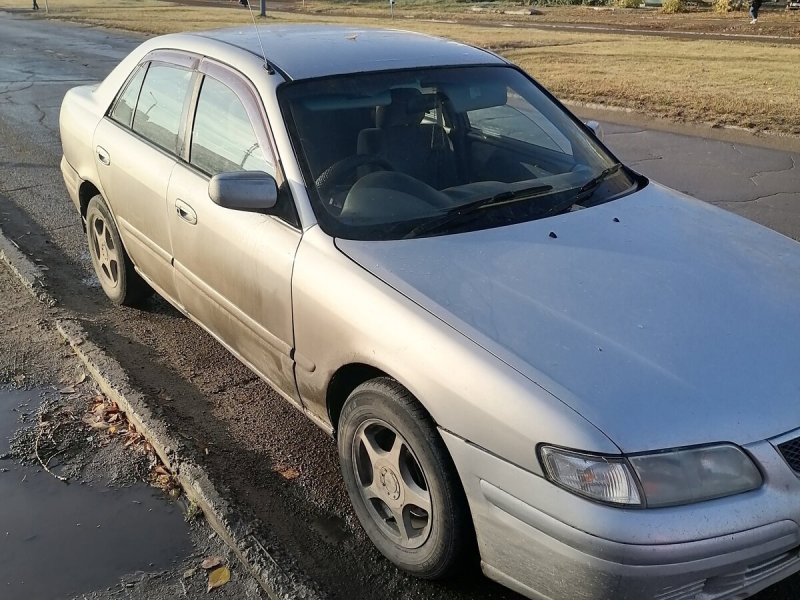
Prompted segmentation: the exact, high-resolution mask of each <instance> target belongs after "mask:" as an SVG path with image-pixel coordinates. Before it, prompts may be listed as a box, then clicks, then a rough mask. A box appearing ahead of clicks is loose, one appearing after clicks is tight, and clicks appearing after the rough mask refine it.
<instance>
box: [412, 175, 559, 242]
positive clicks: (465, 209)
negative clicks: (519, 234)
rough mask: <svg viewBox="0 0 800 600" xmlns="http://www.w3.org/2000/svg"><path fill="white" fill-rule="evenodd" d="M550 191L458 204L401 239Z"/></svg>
mask: <svg viewBox="0 0 800 600" xmlns="http://www.w3.org/2000/svg"><path fill="white" fill-rule="evenodd" d="M552 189H553V186H552V185H537V186H533V187H529V188H525V189H522V190H515V191H510V190H509V191H505V192H500V193H499V194H495V195H494V196H489V197H487V198H479V199H478V200H473V201H471V202H467V203H466V204H460V205H458V206H455V207H453V208H451V209H449V210H448V211H446V212H445V213H444V214H442V215H440V216H439V217H435V218H433V219H431V220H430V221H425V222H424V223H422V224H420V225H417V226H416V227H414V228H413V229H412V230H411V231H409V232H408V233H407V234H405V235H404V236H403V239H407V238H413V237H417V236H420V235H422V234H425V233H430V232H431V231H436V230H440V229H443V228H444V227H446V226H447V225H449V224H450V223H453V222H455V221H458V220H459V219H461V218H463V217H465V216H467V215H471V214H475V213H476V212H478V211H480V210H482V209H484V208H486V207H489V206H497V205H502V204H508V203H510V202H519V201H521V200H528V199H529V198H535V197H536V196H539V195H541V194H544V193H545V192H549V191H550V190H552Z"/></svg>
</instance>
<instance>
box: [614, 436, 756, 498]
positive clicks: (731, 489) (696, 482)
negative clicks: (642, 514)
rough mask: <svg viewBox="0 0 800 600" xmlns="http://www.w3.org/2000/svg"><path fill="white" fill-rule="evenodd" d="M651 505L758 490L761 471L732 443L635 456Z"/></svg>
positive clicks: (632, 457) (636, 468)
mask: <svg viewBox="0 0 800 600" xmlns="http://www.w3.org/2000/svg"><path fill="white" fill-rule="evenodd" d="M628 460H630V462H631V465H633V468H634V469H635V470H636V475H638V477H639V481H641V482H642V489H643V490H644V495H645V497H646V498H647V506H672V505H675V504H688V503H690V502H701V501H703V500H711V499H712V498H721V497H722V496H730V495H733V494H739V493H741V492H747V491H749V490H754V489H756V488H757V487H760V486H761V483H762V481H763V480H762V479H761V473H760V472H759V470H758V469H757V468H756V466H755V465H754V464H753V461H752V460H750V457H749V456H747V455H746V454H745V453H744V452H743V451H742V450H741V449H739V448H737V447H736V446H731V445H729V444H721V445H718V446H704V447H701V448H689V449H687V450H675V451H672V452H661V453H659V454H646V455H642V456H631V457H630V458H629V459H628Z"/></svg>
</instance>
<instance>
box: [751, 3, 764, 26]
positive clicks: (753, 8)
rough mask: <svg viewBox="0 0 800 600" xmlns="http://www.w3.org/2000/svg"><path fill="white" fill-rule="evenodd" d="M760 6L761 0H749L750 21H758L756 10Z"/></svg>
mask: <svg viewBox="0 0 800 600" xmlns="http://www.w3.org/2000/svg"><path fill="white" fill-rule="evenodd" d="M760 8H761V0H751V2H750V18H751V19H752V20H751V21H750V23H753V24H754V23H756V22H757V21H758V10H759V9H760Z"/></svg>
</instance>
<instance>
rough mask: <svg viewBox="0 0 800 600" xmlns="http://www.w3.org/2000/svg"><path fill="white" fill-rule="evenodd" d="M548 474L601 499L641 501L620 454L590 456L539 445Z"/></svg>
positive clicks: (571, 488)
mask: <svg viewBox="0 0 800 600" xmlns="http://www.w3.org/2000/svg"><path fill="white" fill-rule="evenodd" d="M540 452H541V455H542V462H543V463H544V467H545V471H546V472H547V475H548V476H549V477H550V479H552V480H553V481H555V482H556V483H559V484H561V485H562V486H564V487H565V488H567V489H569V490H571V491H573V492H576V493H578V494H580V495H582V496H588V497H589V498H594V499H595V500H600V501H601V502H611V503H614V504H628V505H634V506H640V505H641V504H642V502H641V499H640V496H639V490H638V488H637V487H636V481H635V480H634V478H633V474H632V473H631V469H630V467H629V466H628V465H627V463H626V462H625V459H623V458H619V457H616V458H611V457H604V456H592V455H590V454H581V453H579V452H571V451H568V450H562V449H561V448H553V447H552V446H542V447H541V449H540Z"/></svg>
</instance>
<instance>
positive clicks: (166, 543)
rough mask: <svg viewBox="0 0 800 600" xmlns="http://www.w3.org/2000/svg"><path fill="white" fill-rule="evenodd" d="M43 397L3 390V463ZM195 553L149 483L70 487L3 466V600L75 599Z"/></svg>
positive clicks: (8, 463)
mask: <svg viewBox="0 0 800 600" xmlns="http://www.w3.org/2000/svg"><path fill="white" fill-rule="evenodd" d="M40 401H41V392H40V391H17V390H7V389H0V456H3V455H4V454H5V453H7V452H8V451H9V440H10V438H11V436H12V435H13V434H14V432H15V431H16V430H17V429H18V428H19V427H21V426H22V423H21V421H20V415H21V414H22V413H28V414H33V413H35V411H36V408H37V406H38V405H39V403H40ZM191 552H192V544H191V541H190V538H189V535H188V528H187V526H186V524H185V523H184V520H183V514H182V511H181V510H180V508H179V506H178V505H176V504H174V503H170V502H168V501H167V500H166V499H165V497H164V496H163V494H161V493H160V492H159V491H157V490H154V489H153V488H151V487H149V486H147V485H145V484H143V483H141V484H136V485H132V486H129V487H124V488H113V489H112V488H108V487H107V486H105V485H104V484H103V483H102V482H97V483H94V484H85V483H84V484H81V483H77V482H76V483H69V484H66V483H63V482H61V481H58V480H57V479H55V478H54V477H52V476H51V475H49V474H47V473H46V472H44V471H43V470H41V469H40V468H38V465H36V466H29V465H22V464H19V463H18V462H17V461H16V460H12V459H8V458H7V459H5V460H0V598H3V599H4V600H18V599H19V600H23V599H25V600H29V599H34V598H67V597H71V596H74V595H77V594H81V593H84V592H89V591H92V590H94V589H99V588H105V587H108V586H112V585H115V584H117V583H118V582H119V580H120V577H122V576H123V575H126V574H130V573H134V572H138V571H148V572H153V571H160V570H164V569H168V568H170V567H174V566H175V565H176V564H179V563H180V562H182V561H183V560H184V559H186V557H187V556H189V554H190V553H191Z"/></svg>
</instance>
